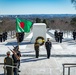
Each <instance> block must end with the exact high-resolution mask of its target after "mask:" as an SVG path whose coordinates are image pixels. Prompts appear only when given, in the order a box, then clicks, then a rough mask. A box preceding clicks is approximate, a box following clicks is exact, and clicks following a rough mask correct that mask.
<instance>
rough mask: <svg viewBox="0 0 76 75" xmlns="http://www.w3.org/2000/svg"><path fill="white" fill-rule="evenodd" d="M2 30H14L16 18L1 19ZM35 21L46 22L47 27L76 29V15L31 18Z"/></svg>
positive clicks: (0, 28)
mask: <svg viewBox="0 0 76 75" xmlns="http://www.w3.org/2000/svg"><path fill="white" fill-rule="evenodd" d="M0 20H1V21H0V32H4V31H13V30H15V29H16V22H15V19H10V18H9V17H4V18H2V19H0ZM30 20H31V21H32V22H34V23H45V24H46V25H47V26H46V27H47V28H50V29H60V30H74V29H76V17H53V18H48V19H47V18H43V19H42V18H39V17H38V18H32V19H31V18H30Z"/></svg>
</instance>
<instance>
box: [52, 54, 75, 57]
mask: <svg viewBox="0 0 76 75" xmlns="http://www.w3.org/2000/svg"><path fill="white" fill-rule="evenodd" d="M51 57H61V58H62V57H76V55H70V54H68V55H67V54H66V55H58V54H52V55H51Z"/></svg>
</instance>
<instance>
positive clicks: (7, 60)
mask: <svg viewBox="0 0 76 75" xmlns="http://www.w3.org/2000/svg"><path fill="white" fill-rule="evenodd" d="M4 65H9V66H13V59H12V58H11V57H10V52H9V51H8V52H7V57H5V59H4ZM6 70H7V75H13V68H12V67H6Z"/></svg>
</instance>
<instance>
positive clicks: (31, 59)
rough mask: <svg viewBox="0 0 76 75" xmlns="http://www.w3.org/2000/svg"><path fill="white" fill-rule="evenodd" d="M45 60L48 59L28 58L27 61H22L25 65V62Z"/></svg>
mask: <svg viewBox="0 0 76 75" xmlns="http://www.w3.org/2000/svg"><path fill="white" fill-rule="evenodd" d="M44 59H47V58H45V57H44V58H35V57H33V58H26V59H21V63H25V62H35V61H39V60H44Z"/></svg>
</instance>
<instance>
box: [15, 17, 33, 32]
mask: <svg viewBox="0 0 76 75" xmlns="http://www.w3.org/2000/svg"><path fill="white" fill-rule="evenodd" d="M32 24H33V23H32V22H31V21H28V20H23V19H19V18H16V31H17V32H26V33H28V32H30V28H31V26H32Z"/></svg>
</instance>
